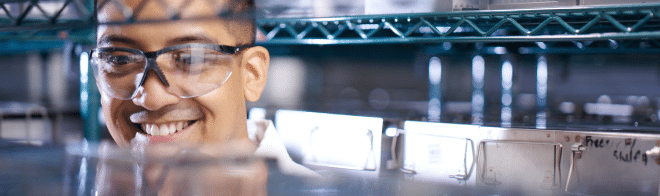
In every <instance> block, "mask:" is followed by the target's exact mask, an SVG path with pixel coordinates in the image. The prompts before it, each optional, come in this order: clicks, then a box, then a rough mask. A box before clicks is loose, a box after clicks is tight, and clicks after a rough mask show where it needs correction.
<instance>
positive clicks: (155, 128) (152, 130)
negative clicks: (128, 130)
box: [142, 122, 190, 136]
mask: <svg viewBox="0 0 660 196" xmlns="http://www.w3.org/2000/svg"><path fill="white" fill-rule="evenodd" d="M189 124H190V123H189V122H175V123H174V122H173V123H166V124H148V123H145V124H142V130H144V132H147V134H149V135H155V136H164V135H170V134H173V133H176V132H179V131H181V130H183V129H185V128H186V127H188V125H189Z"/></svg>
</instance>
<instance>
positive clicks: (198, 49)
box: [90, 43, 251, 100]
mask: <svg viewBox="0 0 660 196" xmlns="http://www.w3.org/2000/svg"><path fill="white" fill-rule="evenodd" d="M249 47H251V46H223V45H215V44H202V43H189V44H181V45H175V46H170V47H166V48H163V49H161V50H159V51H155V52H142V51H140V50H137V49H132V48H121V47H105V48H97V49H94V50H92V52H90V59H91V65H92V70H93V72H94V76H95V77H96V80H97V83H98V86H99V88H100V90H102V91H103V92H105V93H107V94H108V95H110V96H112V97H114V98H117V99H123V100H129V99H131V98H133V97H134V96H135V95H136V93H137V89H138V87H140V86H142V85H143V84H144V81H145V80H146V77H147V73H148V72H149V70H154V72H155V73H156V74H157V75H158V78H159V79H160V80H161V81H162V82H163V84H164V85H165V86H166V87H167V91H168V92H170V93H172V94H175V95H177V96H179V97H181V98H191V97H197V96H200V95H204V94H206V93H208V92H211V91H213V90H215V89H217V88H219V87H220V86H222V84H223V83H224V82H225V81H227V79H229V76H231V71H232V65H233V62H234V56H233V54H236V53H238V52H240V51H241V50H244V49H246V48H249Z"/></svg>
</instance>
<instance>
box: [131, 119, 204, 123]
mask: <svg viewBox="0 0 660 196" xmlns="http://www.w3.org/2000/svg"><path fill="white" fill-rule="evenodd" d="M198 120H199V119H158V120H139V121H131V122H132V123H135V124H167V123H173V122H182V121H183V122H191V121H198Z"/></svg>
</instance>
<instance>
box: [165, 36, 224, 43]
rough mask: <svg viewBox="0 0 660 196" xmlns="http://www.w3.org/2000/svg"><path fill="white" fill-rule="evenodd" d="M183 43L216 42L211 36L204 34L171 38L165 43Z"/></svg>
mask: <svg viewBox="0 0 660 196" xmlns="http://www.w3.org/2000/svg"><path fill="white" fill-rule="evenodd" d="M185 43H203V44H216V42H215V41H214V40H213V39H212V38H211V37H209V36H206V35H188V36H183V37H177V38H174V39H171V40H169V41H167V43H166V45H168V46H173V45H178V44H185Z"/></svg>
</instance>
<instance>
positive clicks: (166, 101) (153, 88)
mask: <svg viewBox="0 0 660 196" xmlns="http://www.w3.org/2000/svg"><path fill="white" fill-rule="evenodd" d="M146 77H147V78H146V79H145V81H144V84H142V86H140V87H138V89H137V93H136V94H135V96H134V97H133V98H131V99H132V100H133V103H134V104H135V105H137V106H141V107H143V108H145V109H147V110H158V109H160V108H162V107H164V106H167V105H170V104H175V103H177V102H179V99H180V97H179V96H177V95H174V94H172V93H170V92H168V91H167V86H165V84H164V83H163V82H162V81H161V80H160V78H158V75H157V74H156V72H155V71H154V70H149V71H148V72H147V76H146Z"/></svg>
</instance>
